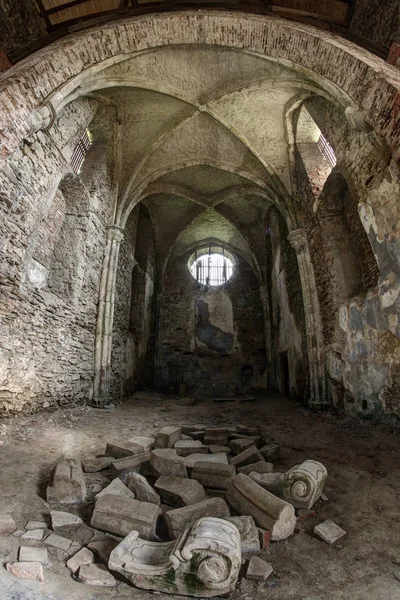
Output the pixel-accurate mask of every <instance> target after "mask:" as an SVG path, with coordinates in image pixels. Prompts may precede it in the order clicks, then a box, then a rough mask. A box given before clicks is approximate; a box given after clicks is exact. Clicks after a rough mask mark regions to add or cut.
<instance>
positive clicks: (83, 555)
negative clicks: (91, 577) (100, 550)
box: [67, 548, 94, 575]
mask: <svg viewBox="0 0 400 600" xmlns="http://www.w3.org/2000/svg"><path fill="white" fill-rule="evenodd" d="M93 562H94V554H93V552H92V551H91V550H89V549H88V548H81V549H80V550H79V552H77V553H76V554H74V556H72V557H71V558H70V559H69V560H68V561H67V567H68V569H69V570H70V571H71V573H73V574H74V575H75V573H77V572H78V571H79V569H80V567H82V566H83V565H89V564H90V563H93Z"/></svg>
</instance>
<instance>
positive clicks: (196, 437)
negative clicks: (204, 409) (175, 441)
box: [190, 430, 209, 445]
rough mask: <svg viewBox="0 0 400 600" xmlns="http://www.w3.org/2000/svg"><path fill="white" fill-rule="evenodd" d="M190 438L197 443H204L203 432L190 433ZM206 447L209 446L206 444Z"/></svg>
mask: <svg viewBox="0 0 400 600" xmlns="http://www.w3.org/2000/svg"><path fill="white" fill-rule="evenodd" d="M190 437H191V438H192V440H198V441H199V442H203V443H204V431H203V430H200V431H192V433H191V434H190ZM207 445H209V444H207Z"/></svg>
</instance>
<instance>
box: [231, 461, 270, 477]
mask: <svg viewBox="0 0 400 600" xmlns="http://www.w3.org/2000/svg"><path fill="white" fill-rule="evenodd" d="M273 471H274V465H273V464H272V463H270V462H265V460H259V461H258V462H256V463H250V464H249V465H246V466H245V467H239V468H238V470H237V472H238V473H244V474H245V475H250V473H261V474H263V473H273Z"/></svg>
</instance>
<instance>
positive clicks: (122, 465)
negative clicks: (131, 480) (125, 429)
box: [110, 452, 150, 483]
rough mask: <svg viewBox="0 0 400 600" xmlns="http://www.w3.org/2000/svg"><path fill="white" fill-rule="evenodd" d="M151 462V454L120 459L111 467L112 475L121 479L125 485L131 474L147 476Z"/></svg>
mask: <svg viewBox="0 0 400 600" xmlns="http://www.w3.org/2000/svg"><path fill="white" fill-rule="evenodd" d="M149 460H150V452H143V453H142V454H136V455H135V456H128V457H127V458H120V459H119V460H115V461H114V462H113V463H112V464H111V465H110V471H111V475H112V476H113V477H119V478H120V479H121V481H123V482H124V483H125V482H126V480H127V478H128V476H129V475H130V473H140V474H141V475H145V472H146V469H147V470H148V469H149V465H148V463H149Z"/></svg>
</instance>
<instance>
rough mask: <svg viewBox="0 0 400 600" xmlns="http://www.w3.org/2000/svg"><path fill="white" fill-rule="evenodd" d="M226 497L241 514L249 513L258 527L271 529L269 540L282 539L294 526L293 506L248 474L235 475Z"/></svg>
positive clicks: (289, 533)
mask: <svg viewBox="0 0 400 600" xmlns="http://www.w3.org/2000/svg"><path fill="white" fill-rule="evenodd" d="M226 499H227V501H228V502H229V504H230V505H231V506H232V507H233V508H234V509H235V510H236V511H237V512H238V513H239V514H242V515H251V516H252V517H253V518H254V521H255V522H256V524H257V525H258V526H259V527H262V528H263V529H267V530H270V531H271V540H273V541H278V540H283V539H285V538H287V537H289V536H290V535H292V534H293V532H294V528H295V526H296V516H295V513H294V508H293V506H292V505H291V504H289V503H288V502H285V501H284V500H281V499H280V498H277V496H275V495H274V494H271V493H270V492H268V491H267V490H264V489H263V488H262V487H261V486H259V485H258V484H257V483H255V481H253V480H252V479H250V477H249V476H248V475H244V474H243V473H240V474H239V475H236V477H235V478H234V480H233V481H232V483H231V485H230V486H229V488H228V489H227V493H226Z"/></svg>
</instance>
